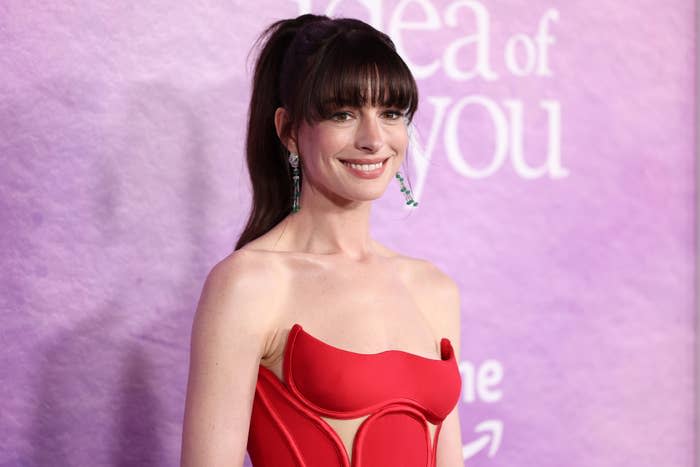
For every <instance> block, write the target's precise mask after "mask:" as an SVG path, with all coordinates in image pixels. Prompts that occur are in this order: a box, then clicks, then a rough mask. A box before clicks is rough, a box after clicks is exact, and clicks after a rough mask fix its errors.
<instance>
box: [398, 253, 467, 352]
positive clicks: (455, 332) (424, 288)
mask: <svg viewBox="0 0 700 467" xmlns="http://www.w3.org/2000/svg"><path fill="white" fill-rule="evenodd" d="M394 259H395V260H396V261H397V264H398V265H400V266H399V267H397V270H400V271H402V272H401V274H402V275H403V276H404V282H405V283H406V284H407V286H408V287H409V288H410V290H412V294H413V296H414V299H415V300H416V302H417V303H418V305H419V306H420V307H421V309H423V310H425V315H426V317H427V318H428V320H429V322H430V323H431V325H432V326H433V327H434V329H435V330H436V332H437V333H438V334H439V335H440V336H446V337H448V338H449V339H450V341H451V342H452V343H453V344H454V345H455V349H458V347H459V333H460V329H461V326H460V317H461V304H460V292H459V286H458V285H457V283H456V282H455V280H454V279H453V278H452V277H451V276H450V275H449V274H447V273H446V272H445V271H443V270H442V269H441V268H440V267H438V266H436V265H435V264H434V263H432V262H430V261H428V260H425V259H421V258H414V257H410V256H404V255H399V256H396V257H395V258H394Z"/></svg>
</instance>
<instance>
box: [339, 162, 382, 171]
mask: <svg viewBox="0 0 700 467" xmlns="http://www.w3.org/2000/svg"><path fill="white" fill-rule="evenodd" d="M343 164H345V165H349V166H350V167H352V168H353V169H356V170H362V171H365V172H369V171H371V170H376V169H378V168H379V167H381V166H382V164H383V162H377V163H376V164H353V163H352V162H345V161H343Z"/></svg>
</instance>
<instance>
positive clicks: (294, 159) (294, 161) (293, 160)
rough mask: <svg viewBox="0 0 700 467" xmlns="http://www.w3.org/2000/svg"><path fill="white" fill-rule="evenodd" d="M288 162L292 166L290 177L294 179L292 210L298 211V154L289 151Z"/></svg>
mask: <svg viewBox="0 0 700 467" xmlns="http://www.w3.org/2000/svg"><path fill="white" fill-rule="evenodd" d="M289 164H290V165H291V166H292V179H293V180H294V197H293V201H292V212H299V209H300V207H299V155H298V154H296V153H293V152H290V153H289Z"/></svg>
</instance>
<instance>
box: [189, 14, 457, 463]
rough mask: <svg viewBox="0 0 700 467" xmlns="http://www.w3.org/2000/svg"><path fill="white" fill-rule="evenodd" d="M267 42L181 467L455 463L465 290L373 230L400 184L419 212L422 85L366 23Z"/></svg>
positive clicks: (310, 23)
mask: <svg viewBox="0 0 700 467" xmlns="http://www.w3.org/2000/svg"><path fill="white" fill-rule="evenodd" d="M262 39H265V41H264V44H263V46H262V48H261V51H260V54H259V57H258V60H257V63H256V68H255V76H254V81H253V83H254V85H253V90H252V98H251V101H250V112H249V122H248V132H247V141H246V150H247V162H248V169H249V171H250V177H251V181H252V187H253V208H252V211H251V214H250V218H249V220H248V223H247V225H246V227H245V229H244V231H243V233H242V235H241V236H240V239H239V240H238V243H237V245H236V249H235V251H234V252H233V253H232V254H231V255H229V256H228V257H226V258H225V259H223V260H222V261H220V262H219V263H218V264H216V265H215V266H214V267H213V268H212V270H211V271H210V273H209V275H208V276H207V279H206V281H205V284H204V287H203V291H202V296H201V298H200V301H199V304H198V307H197V311H196V314H195V318H194V323H193V328H192V341H191V346H192V347H191V356H190V373H189V381H188V388H187V401H186V407H185V419H184V426H183V444H182V463H181V465H182V466H183V467H190V466H192V467H194V466H233V465H242V463H243V460H244V457H245V452H246V448H247V450H248V452H249V454H250V458H251V460H252V462H253V465H254V466H255V467H267V466H275V467H280V466H286V465H290V466H291V465H301V466H349V465H357V466H361V465H367V466H368V465H386V466H394V465H397V466H398V465H402V466H403V465H406V466H414V465H416V466H418V465H420V466H426V465H437V466H441V467H457V466H462V465H463V461H462V456H461V435H460V426H459V420H458V414H457V407H456V406H457V400H458V397H459V392H460V388H461V379H460V377H459V372H458V368H457V363H456V356H459V330H460V323H459V317H460V309H459V293H458V289H457V286H456V284H455V283H454V281H453V280H452V279H450V278H449V277H448V276H447V275H445V274H444V273H442V272H441V271H440V270H439V269H438V268H436V267H435V266H433V265H432V264H431V263H429V262H427V261H425V260H420V259H415V258H410V257H407V256H404V255H401V254H399V253H397V252H395V251H393V250H391V249H389V248H387V247H386V246H384V245H382V244H380V243H379V242H377V241H375V240H373V239H372V238H371V236H370V228H369V219H370V208H371V206H372V201H373V200H375V199H377V198H379V197H380V196H381V195H382V194H383V193H384V191H385V189H386V188H387V185H388V184H389V183H390V182H392V179H393V178H394V177H395V176H396V177H397V178H396V184H397V186H398V187H400V188H401V190H402V192H403V193H404V194H405V195H406V198H407V201H406V202H407V203H408V204H410V205H412V206H415V205H416V204H417V203H415V201H414V200H413V199H412V197H411V195H410V190H408V189H405V190H404V184H403V179H402V176H401V175H400V171H399V169H400V166H401V164H402V162H403V161H404V158H405V154H406V150H407V146H408V126H409V125H410V124H411V121H412V118H413V114H414V113H415V111H416V108H417V104H418V101H417V100H418V91H417V88H416V83H415V81H414V79H413V77H412V75H411V73H410V71H409V69H408V67H407V66H406V64H405V63H404V62H403V60H402V59H401V58H400V57H399V56H398V54H397V53H396V51H395V48H394V45H393V43H392V42H391V40H390V39H389V37H388V36H386V35H385V34H383V33H381V32H379V31H377V30H375V29H374V28H372V27H371V26H369V25H367V24H366V23H363V22H361V21H358V20H353V19H347V18H345V19H343V18H336V19H330V18H328V17H326V16H318V15H311V14H307V15H302V16H299V17H298V18H295V19H289V20H281V21H277V22H275V23H273V24H272V25H270V26H269V27H268V28H267V29H266V30H265V31H264V32H263V34H262V35H261V36H260V38H259V40H262ZM398 177H401V178H398ZM399 208H400V205H397V209H399ZM387 349H388V350H387ZM438 435H439V437H438ZM438 439H439V443H438V442H437V440H438Z"/></svg>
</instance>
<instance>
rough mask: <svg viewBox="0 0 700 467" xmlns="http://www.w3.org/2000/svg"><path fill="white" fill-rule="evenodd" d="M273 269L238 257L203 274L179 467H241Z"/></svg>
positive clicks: (268, 325) (242, 254)
mask: <svg viewBox="0 0 700 467" xmlns="http://www.w3.org/2000/svg"><path fill="white" fill-rule="evenodd" d="M276 269H277V266H276V262H275V261H269V260H268V259H267V258H266V257H264V256H262V255H258V254H257V253H255V252H248V251H236V252H234V253H232V254H231V255H229V256H227V257H226V258H224V259H223V260H221V261H219V262H218V263H216V264H215V265H214V266H213V267H212V268H211V270H210V271H209V273H208V275H207V277H206V280H205V281H204V286H203V288H202V293H201V296H200V298H199V303H198V304H197V310H196V311H195V314H194V319H193V323H192V333H191V341H190V364H189V376H188V383H187V397H186V402H185V416H184V421H183V436H182V452H181V459H182V460H181V466H183V467H189V466H199V465H214V464H215V463H216V465H223V463H226V464H227V465H242V463H243V461H244V457H245V447H246V440H247V438H248V430H249V423H250V416H251V411H252V406H253V399H254V394H255V387H256V379H257V376H258V368H259V364H260V361H261V359H262V357H263V356H264V354H265V352H266V347H267V345H268V342H269V336H270V331H271V329H272V328H273V324H272V323H273V322H274V319H275V313H274V311H275V309H276V308H275V300H276V294H274V293H270V289H271V287H270V284H274V280H275V274H276Z"/></svg>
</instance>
